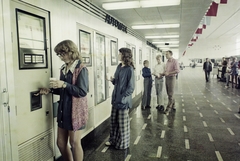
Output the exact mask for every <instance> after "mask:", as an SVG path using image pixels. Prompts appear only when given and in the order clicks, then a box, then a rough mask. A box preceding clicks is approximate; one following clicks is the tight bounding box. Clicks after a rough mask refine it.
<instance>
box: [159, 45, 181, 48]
mask: <svg viewBox="0 0 240 161" xmlns="http://www.w3.org/2000/svg"><path fill="white" fill-rule="evenodd" d="M157 47H160V48H164V47H170V48H172V47H179V45H171V44H170V45H157Z"/></svg>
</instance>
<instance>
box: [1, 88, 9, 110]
mask: <svg viewBox="0 0 240 161" xmlns="http://www.w3.org/2000/svg"><path fill="white" fill-rule="evenodd" d="M8 100H9V98H8V92H7V89H6V88H4V89H3V92H2V101H3V105H4V107H6V106H7V105H8Z"/></svg>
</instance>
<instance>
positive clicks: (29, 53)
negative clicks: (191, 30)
mask: <svg viewBox="0 0 240 161" xmlns="http://www.w3.org/2000/svg"><path fill="white" fill-rule="evenodd" d="M16 12H17V14H16V16H17V39H18V60H19V69H37V68H47V49H46V46H47V45H46V27H45V18H43V17H40V16H38V15H34V14H32V13H28V12H26V11H22V10H20V9H17V10H16Z"/></svg>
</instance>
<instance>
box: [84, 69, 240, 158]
mask: <svg viewBox="0 0 240 161" xmlns="http://www.w3.org/2000/svg"><path fill="white" fill-rule="evenodd" d="M154 91H155V90H154V89H153V93H152V104H151V105H152V108H151V109H145V110H141V108H140V107H138V108H136V109H134V110H133V111H132V112H131V114H130V117H131V121H130V124H131V145H130V147H129V149H127V150H116V149H114V148H113V147H109V148H108V147H106V146H105V145H104V143H105V141H107V139H108V137H109V131H108V130H107V131H106V132H105V133H103V135H102V136H101V137H99V138H98V139H96V140H95V141H93V142H92V143H90V144H89V145H88V146H87V147H84V154H85V159H84V161H124V160H125V161H128V160H131V161H154V160H168V161H223V160H224V161H239V160H240V126H239V125H240V115H239V114H238V105H239V104H240V101H239V98H240V90H239V89H233V88H229V89H225V88H224V83H223V82H219V81H218V80H217V79H216V76H214V78H213V76H212V75H211V80H210V82H205V79H204V72H203V71H202V68H201V67H197V68H189V67H187V68H185V69H184V70H182V71H181V73H180V74H179V77H178V80H177V82H176V93H175V98H176V108H177V110H176V112H173V113H170V114H169V115H168V116H166V115H165V114H163V113H162V112H160V111H158V110H157V109H156V108H155V106H156V97H155V93H154ZM166 100H167V98H166V97H165V105H166V103H167V101H166Z"/></svg>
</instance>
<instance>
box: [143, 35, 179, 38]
mask: <svg viewBox="0 0 240 161" xmlns="http://www.w3.org/2000/svg"><path fill="white" fill-rule="evenodd" d="M178 37H179V35H166V36H145V38H146V39H164V38H178Z"/></svg>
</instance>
